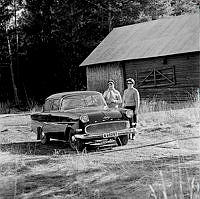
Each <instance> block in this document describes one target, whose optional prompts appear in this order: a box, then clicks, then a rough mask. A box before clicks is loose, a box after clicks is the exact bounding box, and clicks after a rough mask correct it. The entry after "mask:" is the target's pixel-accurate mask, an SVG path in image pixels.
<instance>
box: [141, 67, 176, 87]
mask: <svg viewBox="0 0 200 199" xmlns="http://www.w3.org/2000/svg"><path fill="white" fill-rule="evenodd" d="M175 83H176V78H175V67H174V66H172V67H166V68H157V69H155V68H154V69H152V70H149V71H139V72H138V73H137V87H139V88H153V87H161V86H170V85H174V84H175Z"/></svg>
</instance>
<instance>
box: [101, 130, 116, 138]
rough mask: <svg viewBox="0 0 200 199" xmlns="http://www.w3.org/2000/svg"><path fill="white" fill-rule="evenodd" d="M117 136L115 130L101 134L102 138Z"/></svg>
mask: <svg viewBox="0 0 200 199" xmlns="http://www.w3.org/2000/svg"><path fill="white" fill-rule="evenodd" d="M117 136H118V132H117V131H115V132H110V133H104V134H103V138H110V137H117Z"/></svg>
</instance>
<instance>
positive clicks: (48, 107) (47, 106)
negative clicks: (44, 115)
mask: <svg viewBox="0 0 200 199" xmlns="http://www.w3.org/2000/svg"><path fill="white" fill-rule="evenodd" d="M51 105H52V100H50V99H49V100H46V101H45V103H44V106H43V110H44V112H48V111H50V110H51Z"/></svg>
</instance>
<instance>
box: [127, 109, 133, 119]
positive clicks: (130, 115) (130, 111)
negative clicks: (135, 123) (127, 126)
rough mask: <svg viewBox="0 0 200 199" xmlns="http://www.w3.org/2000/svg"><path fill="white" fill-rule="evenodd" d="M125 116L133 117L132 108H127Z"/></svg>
mask: <svg viewBox="0 0 200 199" xmlns="http://www.w3.org/2000/svg"><path fill="white" fill-rule="evenodd" d="M126 116H127V117H128V118H132V117H133V111H132V110H127V111H126Z"/></svg>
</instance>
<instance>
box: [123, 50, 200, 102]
mask: <svg viewBox="0 0 200 199" xmlns="http://www.w3.org/2000/svg"><path fill="white" fill-rule="evenodd" d="M164 59H165V64H164ZM166 60H167V61H166ZM124 66H125V78H128V77H133V78H134V79H135V80H136V87H137V86H138V81H137V80H138V79H139V77H138V75H139V74H141V73H142V72H143V71H149V70H153V69H160V68H165V67H171V66H174V74H175V84H173V85H168V86H164V87H152V88H140V87H138V89H139V91H140V93H141V96H142V97H143V98H159V99H163V100H169V101H182V100H187V99H191V98H192V97H193V95H196V94H197V92H199V88H200V52H194V53H187V54H179V55H173V56H167V57H157V58H148V59H140V60H132V61H126V62H124Z"/></svg>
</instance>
